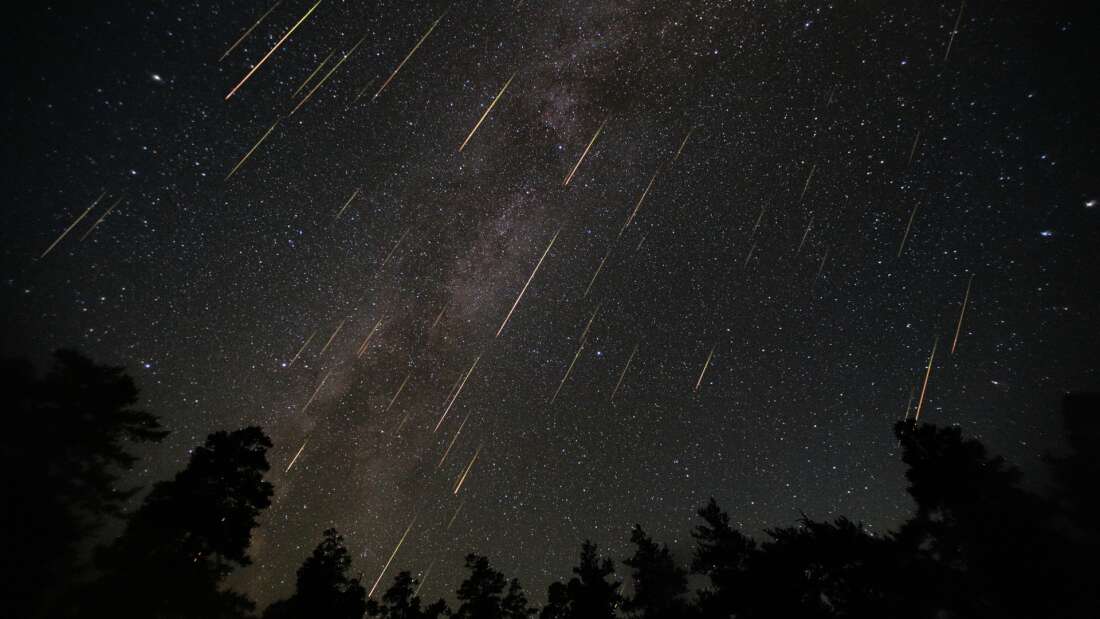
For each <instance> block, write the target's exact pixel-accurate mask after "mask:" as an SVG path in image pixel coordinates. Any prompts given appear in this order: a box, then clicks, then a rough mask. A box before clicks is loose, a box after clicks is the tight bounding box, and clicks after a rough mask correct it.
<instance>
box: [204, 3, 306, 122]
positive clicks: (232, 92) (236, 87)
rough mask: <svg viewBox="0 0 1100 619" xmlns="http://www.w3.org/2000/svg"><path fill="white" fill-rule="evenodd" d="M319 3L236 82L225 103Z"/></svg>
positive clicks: (226, 96)
mask: <svg viewBox="0 0 1100 619" xmlns="http://www.w3.org/2000/svg"><path fill="white" fill-rule="evenodd" d="M321 2H322V0H317V4H314V5H313V6H312V7H310V9H309V10H308V11H306V14H305V15H303V16H302V18H301V19H299V20H298V23H296V24H294V26H292V27H291V28H290V30H287V31H286V34H284V35H283V38H281V39H279V42H278V43H276V44H275V47H272V48H271V51H269V52H268V53H267V54H265V55H264V57H263V58H261V59H260V62H258V63H256V66H254V67H252V70H251V71H249V72H248V74H247V75H245V76H244V77H243V78H242V79H241V81H240V82H238V83H237V85H236V86H234V87H233V90H230V91H229V94H227V95H225V100H226V101H228V100H229V98H230V97H232V96H233V95H234V94H235V93H236V92H237V90H238V89H240V87H241V86H244V83H245V82H247V81H248V78H250V77H252V74H253V73H255V72H256V70H257V69H259V68H260V67H262V66H263V65H264V63H265V62H267V59H268V58H270V57H271V55H272V54H274V53H275V50H277V49H279V47H280V46H282V44H283V42H284V41H286V40H287V39H288V38H290V35H292V34H294V31H295V30H297V29H298V26H301V25H302V22H304V21H305V20H306V19H308V18H309V16H310V15H312V14H313V11H314V10H315V9H316V8H317V7H318V6H319V5H320V4H321Z"/></svg>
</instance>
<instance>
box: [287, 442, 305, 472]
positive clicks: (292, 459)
mask: <svg viewBox="0 0 1100 619" xmlns="http://www.w3.org/2000/svg"><path fill="white" fill-rule="evenodd" d="M308 444H309V439H308V438H307V439H306V440H305V442H303V443H302V446H301V447H299V448H298V453H296V454H294V457H293V458H291V459H290V464H288V465H286V470H285V471H283V472H284V473H289V472H290V469H291V468H293V467H294V463H295V462H297V461H298V456H300V455H302V452H303V451H305V448H306V445H308Z"/></svg>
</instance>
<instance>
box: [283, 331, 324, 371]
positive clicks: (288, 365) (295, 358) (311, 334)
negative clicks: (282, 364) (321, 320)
mask: <svg viewBox="0 0 1100 619" xmlns="http://www.w3.org/2000/svg"><path fill="white" fill-rule="evenodd" d="M315 335H317V330H316V329H314V330H313V333H310V334H309V337H308V338H306V341H305V343H304V344H302V347H301V348H299V349H298V352H297V354H295V355H294V358H293V359H291V360H290V363H288V364H287V365H286V367H288V368H292V367H294V362H295V361H297V360H298V357H301V356H302V353H303V352H304V351H305V349H306V346H309V343H310V342H312V341H313V336H315Z"/></svg>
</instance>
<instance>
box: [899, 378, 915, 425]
mask: <svg viewBox="0 0 1100 619" xmlns="http://www.w3.org/2000/svg"><path fill="white" fill-rule="evenodd" d="M916 391H917V386H916V385H913V386H912V387H910V388H909V401H908V402H906V403H905V416H904V417H902V418H901V420H902V421H907V420H908V419H909V411H910V410H912V409H913V396H914V395H916Z"/></svg>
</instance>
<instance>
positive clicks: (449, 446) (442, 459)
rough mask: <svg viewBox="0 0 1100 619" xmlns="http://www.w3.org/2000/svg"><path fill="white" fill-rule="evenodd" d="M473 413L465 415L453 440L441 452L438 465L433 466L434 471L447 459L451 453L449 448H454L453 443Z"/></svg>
mask: <svg viewBox="0 0 1100 619" xmlns="http://www.w3.org/2000/svg"><path fill="white" fill-rule="evenodd" d="M472 413H473V411H470V412H469V413H466V417H465V418H464V419H463V420H462V423H460V424H458V431H457V432H455V435H454V438H452V439H451V442H450V444H448V445H447V449H446V450H444V451H443V457H442V458H440V459H439V464H437V465H435V470H437V471H438V470H439V467H441V466H443V461H444V460H446V459H447V454H449V453H451V448H452V447H454V446H455V442H456V441H457V440H458V435H459V434H462V428H463V427H465V426H466V420H467V419H469V418H470V415H471V414H472Z"/></svg>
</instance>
